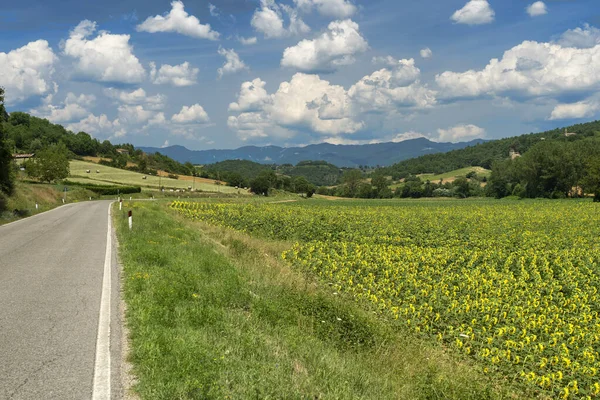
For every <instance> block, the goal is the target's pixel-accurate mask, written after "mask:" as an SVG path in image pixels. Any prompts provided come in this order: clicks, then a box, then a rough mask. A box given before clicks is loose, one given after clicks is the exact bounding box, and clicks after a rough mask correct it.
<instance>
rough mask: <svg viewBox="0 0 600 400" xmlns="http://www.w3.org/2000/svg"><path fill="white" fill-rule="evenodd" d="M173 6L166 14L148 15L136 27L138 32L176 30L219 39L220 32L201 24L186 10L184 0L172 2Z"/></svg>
mask: <svg viewBox="0 0 600 400" xmlns="http://www.w3.org/2000/svg"><path fill="white" fill-rule="evenodd" d="M171 7H172V8H171V11H170V12H169V13H167V14H165V15H157V16H155V17H148V19H146V20H145V21H144V22H142V23H141V24H139V25H138V26H137V27H136V29H137V30H138V32H150V33H156V32H176V33H179V34H181V35H185V36H190V37H193V38H197V39H209V40H218V39H219V36H220V35H219V33H218V32H215V31H213V30H212V29H211V27H210V25H209V24H201V23H200V20H198V18H196V17H195V16H193V15H189V14H188V13H187V12H186V11H185V8H184V5H183V2H182V1H173V2H171Z"/></svg>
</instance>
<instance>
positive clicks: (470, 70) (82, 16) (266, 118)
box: [0, 0, 600, 149]
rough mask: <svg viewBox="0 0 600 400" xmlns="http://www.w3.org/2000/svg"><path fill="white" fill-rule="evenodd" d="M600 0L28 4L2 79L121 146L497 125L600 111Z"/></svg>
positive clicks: (5, 18)
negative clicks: (125, 144) (124, 143)
mask: <svg viewBox="0 0 600 400" xmlns="http://www.w3.org/2000/svg"><path fill="white" fill-rule="evenodd" d="M599 27H600V4H598V0H545V1H543V2H542V1H533V0H511V1H506V0H470V1H468V0H211V1H210V2H208V1H205V0H184V1H169V0H118V1H116V0H105V1H103V2H96V1H94V2H92V1H88V0H60V1H48V0H20V1H18V2H7V3H6V4H3V5H2V13H0V85H1V86H4V87H5V89H6V100H7V105H8V107H7V108H8V110H9V112H10V111H17V110H19V111H27V112H31V113H32V114H35V115H37V116H40V117H44V118H48V119H49V120H51V121H53V122H56V123H60V124H63V125H64V126H66V127H67V128H68V129H71V130H72V131H74V132H79V131H85V132H88V133H89V134H91V135H92V136H94V137H96V138H98V139H100V140H104V139H110V140H111V141H113V142H114V143H120V142H129V143H133V144H135V145H145V146H157V147H160V146H166V145H174V144H181V145H184V146H186V147H188V148H190V149H208V148H235V147H239V146H243V145H248V144H253V145H266V144H274V145H287V146H290V145H303V144H310V143H319V142H325V141H326V142H330V143H370V142H381V141H401V140H403V139H407V138H412V137H419V136H426V137H428V138H430V139H432V140H436V141H452V142H456V141H465V140H471V139H474V138H486V139H494V138H500V137H506V136H513V135H517V134H523V133H529V132H536V131H541V130H546V129H551V128H555V127H558V126H564V125H569V124H572V123H578V122H585V121H589V120H593V119H596V118H600V29H599Z"/></svg>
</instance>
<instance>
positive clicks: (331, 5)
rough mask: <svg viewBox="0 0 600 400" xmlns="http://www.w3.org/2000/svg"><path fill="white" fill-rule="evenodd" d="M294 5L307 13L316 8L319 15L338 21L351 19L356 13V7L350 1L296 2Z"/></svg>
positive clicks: (301, 0) (313, 0)
mask: <svg viewBox="0 0 600 400" xmlns="http://www.w3.org/2000/svg"><path fill="white" fill-rule="evenodd" d="M294 3H296V6H297V7H298V8H299V9H301V10H303V11H305V12H309V11H311V10H312V9H313V8H316V10H317V12H318V13H319V14H321V15H324V16H326V17H333V18H338V19H343V18H349V17H351V16H352V15H354V13H356V6H355V5H354V4H352V2H351V1H348V0H294Z"/></svg>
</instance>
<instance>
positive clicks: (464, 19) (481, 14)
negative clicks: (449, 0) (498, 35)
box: [450, 0, 495, 25]
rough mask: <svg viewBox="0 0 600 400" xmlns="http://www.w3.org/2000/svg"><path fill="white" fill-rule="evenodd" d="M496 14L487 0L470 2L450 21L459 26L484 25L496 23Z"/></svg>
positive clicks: (472, 0) (471, 0) (453, 15)
mask: <svg viewBox="0 0 600 400" xmlns="http://www.w3.org/2000/svg"><path fill="white" fill-rule="evenodd" d="M494 16H495V12H494V10H492V7H491V6H490V3H488V2H487V0H470V1H469V2H468V3H467V4H465V6H464V7H463V8H461V9H460V10H456V11H455V12H454V14H452V17H450V19H451V20H452V21H454V22H455V23H457V24H466V25H483V24H489V23H491V22H493V21H494Z"/></svg>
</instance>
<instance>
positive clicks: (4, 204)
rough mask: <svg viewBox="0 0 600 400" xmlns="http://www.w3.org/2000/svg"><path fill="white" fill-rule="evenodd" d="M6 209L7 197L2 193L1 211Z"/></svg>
mask: <svg viewBox="0 0 600 400" xmlns="http://www.w3.org/2000/svg"><path fill="white" fill-rule="evenodd" d="M4 210H6V199H5V198H4V195H3V194H2V193H0V212H2V211H4Z"/></svg>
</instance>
